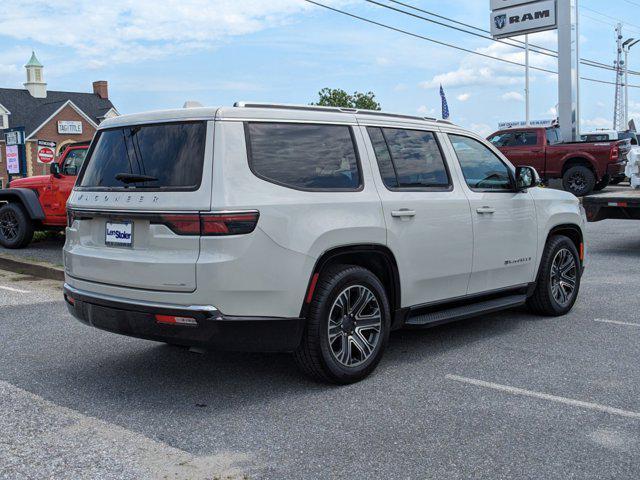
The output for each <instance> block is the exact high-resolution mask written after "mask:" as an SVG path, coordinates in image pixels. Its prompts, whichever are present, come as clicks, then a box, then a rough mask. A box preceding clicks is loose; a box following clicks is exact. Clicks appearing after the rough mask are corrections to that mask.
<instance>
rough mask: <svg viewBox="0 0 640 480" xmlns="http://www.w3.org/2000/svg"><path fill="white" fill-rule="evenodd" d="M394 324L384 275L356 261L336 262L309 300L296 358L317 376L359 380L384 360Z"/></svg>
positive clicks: (326, 379) (341, 381)
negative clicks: (382, 276)
mask: <svg viewBox="0 0 640 480" xmlns="http://www.w3.org/2000/svg"><path fill="white" fill-rule="evenodd" d="M390 325H391V313H390V308H389V300H388V298H387V294H386V291H385V288H384V286H383V285H382V283H381V282H380V280H379V279H378V277H376V276H375V275H374V274H373V273H372V272H370V271H369V270H367V269H365V268H362V267H358V266H354V265H336V266H333V267H330V268H328V269H327V270H326V271H325V272H323V273H322V275H321V277H320V280H319V281H318V283H317V286H316V290H315V293H314V296H313V300H312V302H311V304H310V305H309V313H308V315H307V325H306V328H305V332H304V335H303V338H302V342H301V344H300V346H299V347H298V349H297V351H296V352H295V359H296V362H297V364H298V366H299V367H300V369H301V370H302V371H303V372H305V373H306V374H307V375H309V376H311V377H313V378H314V379H316V380H320V381H324V382H328V383H336V384H348V383H354V382H357V381H359V380H362V379H363V378H365V377H366V376H367V375H369V374H370V373H371V372H373V370H374V369H375V368H376V366H377V365H378V363H379V362H380V359H381V358H382V355H383V352H384V349H385V347H386V344H387V341H388V340H389V331H390Z"/></svg>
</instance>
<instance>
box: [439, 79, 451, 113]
mask: <svg viewBox="0 0 640 480" xmlns="http://www.w3.org/2000/svg"><path fill="white" fill-rule="evenodd" d="M440 98H442V119H443V120H448V119H449V104H448V103H447V96H446V95H445V94H444V89H443V88H442V85H440Z"/></svg>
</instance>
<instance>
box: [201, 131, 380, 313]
mask: <svg viewBox="0 0 640 480" xmlns="http://www.w3.org/2000/svg"><path fill="white" fill-rule="evenodd" d="M317 123H322V122H317ZM352 125H353V127H354V128H355V122H354V123H353V124H352ZM215 131H216V137H215V141H214V158H215V161H214V174H213V178H214V179H213V200H212V205H213V209H214V210H244V209H256V210H259V211H260V219H259V221H258V227H257V230H256V232H257V233H256V238H258V239H259V240H260V241H259V243H255V244H253V245H247V247H246V249H244V251H243V258H242V259H239V260H238V261H239V262H240V263H236V265H235V266H232V263H233V262H232V263H229V265H228V266H229V269H228V273H229V275H228V276H227V277H226V279H225V283H224V287H223V288H224V292H220V298H221V302H223V303H224V308H227V309H228V310H229V313H231V314H238V315H240V314H242V315H252V314H257V312H261V313H260V315H273V316H285V317H291V316H297V315H298V314H299V312H300V307H301V306H302V302H303V299H304V296H305V292H306V289H307V286H308V281H309V279H310V277H311V273H312V270H313V267H314V265H315V263H316V261H317V260H318V258H319V257H320V256H321V255H322V254H323V253H324V252H326V251H327V250H330V249H332V248H335V247H339V246H346V245H355V244H380V245H385V244H386V228H385V223H384V219H383V214H382V204H381V201H380V198H379V196H378V193H377V190H376V188H375V185H374V182H373V177H372V171H371V165H370V162H369V160H368V157H367V155H366V149H365V147H364V145H363V140H362V137H361V136H360V135H359V134H358V131H357V129H356V131H355V135H354V137H355V139H356V143H357V147H358V150H359V154H360V164H361V173H362V176H363V184H364V187H363V189H362V190H361V191H354V192H307V191H300V190H295V189H292V188H288V187H284V186H281V185H276V184H274V183H271V182H268V181H266V180H263V179H260V178H258V177H256V176H255V175H254V174H253V173H252V172H251V170H250V168H249V159H248V157H247V149H246V143H245V133H244V124H243V122H242V121H238V120H219V121H216V128H215ZM215 240H216V239H213V241H211V242H210V243H209V241H210V239H206V238H203V240H202V241H203V244H202V250H201V258H200V261H199V268H200V269H202V271H203V274H204V270H205V269H207V267H206V263H207V256H208V255H218V254H219V251H217V253H214V252H216V247H215V246H214V244H215ZM238 258H239V257H238ZM238 265H245V266H246V269H245V268H241V269H240V270H238V269H237V268H236V267H237V266H238ZM218 267H219V265H218ZM218 271H222V270H218ZM220 280H222V278H220ZM199 284H200V282H199ZM214 288H218V287H214ZM221 309H222V307H221ZM223 311H224V310H223ZM225 313H227V312H226V311H225Z"/></svg>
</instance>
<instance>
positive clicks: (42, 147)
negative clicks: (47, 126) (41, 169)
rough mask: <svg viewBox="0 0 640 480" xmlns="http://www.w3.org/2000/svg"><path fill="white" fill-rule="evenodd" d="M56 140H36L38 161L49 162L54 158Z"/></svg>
mask: <svg viewBox="0 0 640 480" xmlns="http://www.w3.org/2000/svg"><path fill="white" fill-rule="evenodd" d="M55 151H56V142H49V141H47V140H38V155H37V157H38V162H39V163H51V162H53V160H54V159H55V158H56V154H55Z"/></svg>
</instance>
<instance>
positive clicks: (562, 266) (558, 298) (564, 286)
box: [527, 235, 582, 317]
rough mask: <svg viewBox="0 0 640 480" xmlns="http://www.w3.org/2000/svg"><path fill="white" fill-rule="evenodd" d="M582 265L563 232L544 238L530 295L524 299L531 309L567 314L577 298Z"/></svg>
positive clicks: (535, 311)
mask: <svg viewBox="0 0 640 480" xmlns="http://www.w3.org/2000/svg"><path fill="white" fill-rule="evenodd" d="M581 275H582V264H581V262H580V256H579V254H578V250H577V249H576V246H575V245H574V244H573V242H572V241H571V240H570V239H569V238H568V237H565V236H564V235H557V236H554V237H551V238H550V239H549V240H548V241H547V245H546V246H545V249H544V253H543V254H542V261H541V262H540V272H539V274H538V281H537V284H536V289H535V291H534V293H533V295H532V296H531V297H530V298H529V299H528V300H527V306H528V307H529V309H530V310H531V311H533V312H534V313H537V314H539V315H545V316H548V317H557V316H561V315H565V314H567V313H569V311H570V310H571V309H572V308H573V305H574V304H575V302H576V299H577V298H578V292H579V291H580V277H581Z"/></svg>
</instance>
